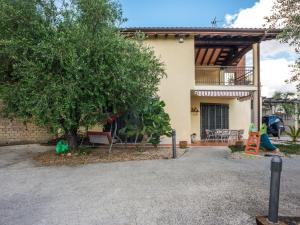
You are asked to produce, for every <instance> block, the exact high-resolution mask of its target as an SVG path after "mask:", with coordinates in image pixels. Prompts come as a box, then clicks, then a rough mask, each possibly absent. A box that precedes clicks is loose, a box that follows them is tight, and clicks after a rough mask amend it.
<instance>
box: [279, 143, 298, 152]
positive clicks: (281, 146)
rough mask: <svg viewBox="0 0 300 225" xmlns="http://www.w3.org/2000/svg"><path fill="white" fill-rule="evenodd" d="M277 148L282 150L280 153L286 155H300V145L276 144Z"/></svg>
mask: <svg viewBox="0 0 300 225" xmlns="http://www.w3.org/2000/svg"><path fill="white" fill-rule="evenodd" d="M276 147H277V148H279V149H280V151H282V152H284V153H286V154H296V155H300V145H299V144H289V143H286V144H276Z"/></svg>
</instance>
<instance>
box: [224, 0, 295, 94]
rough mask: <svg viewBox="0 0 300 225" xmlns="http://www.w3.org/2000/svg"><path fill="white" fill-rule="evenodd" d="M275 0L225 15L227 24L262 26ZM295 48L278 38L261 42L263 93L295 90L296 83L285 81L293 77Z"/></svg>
mask: <svg viewBox="0 0 300 225" xmlns="http://www.w3.org/2000/svg"><path fill="white" fill-rule="evenodd" d="M274 2H275V0H259V1H258V2H256V3H255V4H254V5H253V6H252V7H250V8H246V9H241V10H240V11H239V12H238V13H236V14H227V15H226V16H225V21H226V26H227V27H235V28H262V27H263V26H264V24H265V23H266V21H265V19H264V18H265V17H266V16H270V15H271V14H272V7H273V4H274ZM295 59H296V54H295V50H294V48H292V47H290V46H289V45H288V44H283V43H280V42H279V41H277V40H271V41H264V42H262V43H261V80H262V85H263V88H262V95H263V96H269V97H270V96H272V94H273V93H274V91H295V90H296V89H295V87H294V85H291V84H286V83H285V82H284V81H285V80H287V79H289V78H290V77H291V69H290V68H289V65H291V64H293V63H294V60H295Z"/></svg>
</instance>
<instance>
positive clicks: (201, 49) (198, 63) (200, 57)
mask: <svg viewBox="0 0 300 225" xmlns="http://www.w3.org/2000/svg"><path fill="white" fill-rule="evenodd" d="M199 50H200V52H199V56H198V58H197V61H196V64H197V65H200V64H201V62H202V59H203V58H204V54H205V51H206V48H200V49H199Z"/></svg>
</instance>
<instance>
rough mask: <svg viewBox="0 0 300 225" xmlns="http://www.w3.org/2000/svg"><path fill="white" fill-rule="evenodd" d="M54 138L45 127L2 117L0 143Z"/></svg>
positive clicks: (31, 141)
mask: <svg viewBox="0 0 300 225" xmlns="http://www.w3.org/2000/svg"><path fill="white" fill-rule="evenodd" d="M51 138H52V135H50V134H49V133H48V131H47V129H45V128H43V127H38V126H36V125H35V124H32V123H27V124H24V123H23V122H22V121H18V120H12V121H11V120H9V119H4V118H0V145H7V144H21V143H45V142H47V141H49V140H50V139H51Z"/></svg>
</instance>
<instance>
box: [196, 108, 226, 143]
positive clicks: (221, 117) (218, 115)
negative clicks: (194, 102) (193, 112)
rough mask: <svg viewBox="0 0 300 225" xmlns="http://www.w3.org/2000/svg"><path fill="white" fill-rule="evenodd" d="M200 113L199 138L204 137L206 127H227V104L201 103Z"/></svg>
mask: <svg viewBox="0 0 300 225" xmlns="http://www.w3.org/2000/svg"><path fill="white" fill-rule="evenodd" d="M200 113H201V114H200V129H201V130H200V132H201V139H205V138H206V134H205V130H206V129H209V130H214V129H229V105H227V104H214V103H201V104H200Z"/></svg>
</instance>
